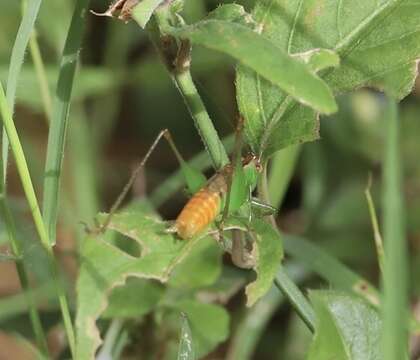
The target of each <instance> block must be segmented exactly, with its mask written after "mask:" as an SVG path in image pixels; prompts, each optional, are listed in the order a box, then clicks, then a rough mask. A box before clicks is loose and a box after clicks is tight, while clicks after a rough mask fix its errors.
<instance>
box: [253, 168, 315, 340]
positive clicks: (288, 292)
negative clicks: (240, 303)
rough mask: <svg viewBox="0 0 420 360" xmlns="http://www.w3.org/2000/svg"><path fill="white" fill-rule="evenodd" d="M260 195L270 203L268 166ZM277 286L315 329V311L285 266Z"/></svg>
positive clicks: (302, 317) (280, 271)
mask: <svg viewBox="0 0 420 360" xmlns="http://www.w3.org/2000/svg"><path fill="white" fill-rule="evenodd" d="M258 195H259V196H260V198H261V200H262V201H263V202H265V203H267V204H269V203H270V196H269V194H268V182H267V168H266V167H265V168H264V170H263V172H262V173H261V176H260V181H259V183H258ZM269 220H270V222H271V224H272V226H273V227H274V228H277V224H276V220H275V219H274V216H273V215H270V216H269ZM274 284H275V285H276V287H277V288H278V289H279V290H280V291H281V292H282V293H283V294H284V296H285V297H286V298H287V299H288V300H289V302H290V303H291V304H292V306H293V308H294V309H295V311H296V313H297V314H298V315H299V317H300V318H301V319H302V320H303V322H304V323H305V324H306V325H307V327H308V328H309V330H311V331H312V332H313V331H314V329H315V312H314V310H313V309H312V306H311V305H310V303H309V302H308V300H307V299H306V297H305V295H303V294H302V292H301V291H300V290H299V288H298V287H297V286H296V285H295V283H294V282H293V281H292V280H291V279H290V277H289V276H288V275H287V273H286V272H285V271H284V269H283V267H282V266H280V269H279V271H278V273H277V277H276V279H275V280H274Z"/></svg>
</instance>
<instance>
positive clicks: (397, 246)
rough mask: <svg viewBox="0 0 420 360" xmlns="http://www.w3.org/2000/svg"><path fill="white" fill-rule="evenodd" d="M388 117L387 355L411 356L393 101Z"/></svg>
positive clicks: (385, 196)
mask: <svg viewBox="0 0 420 360" xmlns="http://www.w3.org/2000/svg"><path fill="white" fill-rule="evenodd" d="M387 114H388V116H387V118H386V146H385V150H384V151H385V159H384V186H383V209H384V215H383V224H384V225H383V226H384V240H385V241H384V242H385V259H386V260H385V272H384V279H383V294H384V299H383V316H384V327H383V334H382V336H383V338H382V340H383V344H382V346H383V349H382V350H383V357H384V360H391V359H405V358H408V356H407V315H408V314H407V305H408V304H407V244H406V235H405V224H404V205H403V200H402V199H403V196H404V195H403V193H402V189H401V177H402V174H401V160H400V154H399V152H400V150H399V126H400V124H399V121H398V108H397V104H396V103H395V102H394V101H390V104H389V107H388V109H387Z"/></svg>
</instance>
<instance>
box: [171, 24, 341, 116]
mask: <svg viewBox="0 0 420 360" xmlns="http://www.w3.org/2000/svg"><path fill="white" fill-rule="evenodd" d="M165 31H168V32H169V33H170V34H171V35H173V36H175V37H179V38H183V39H188V40H190V41H191V42H192V43H194V44H197V45H202V46H205V47H207V48H210V49H213V50H217V51H221V52H223V53H225V54H227V55H230V56H232V57H233V58H235V59H236V60H238V61H239V62H240V63H241V64H243V65H245V66H246V67H247V69H252V70H254V71H255V72H256V73H258V74H259V75H260V76H261V77H262V78H264V79H266V81H267V82H269V83H270V84H272V86H274V87H279V88H281V89H283V90H284V91H286V92H287V93H288V94H290V95H291V96H293V97H294V98H295V99H297V100H298V101H300V102H302V103H305V104H309V105H310V106H312V107H314V108H315V109H317V110H318V111H320V112H322V113H328V114H329V113H333V112H334V111H336V110H337V105H336V103H335V101H334V98H333V97H332V95H331V92H330V90H329V88H328V87H327V86H326V85H325V83H324V82H323V81H321V80H320V79H319V78H318V77H317V76H316V75H315V74H314V73H313V72H312V71H310V69H309V68H308V66H306V65H305V64H304V63H302V62H301V61H298V60H297V59H295V58H293V57H291V56H289V55H287V54H286V53H285V51H284V50H283V49H281V48H280V47H278V46H277V45H276V44H275V43H274V42H272V41H271V40H269V39H267V38H266V37H264V36H261V35H259V34H258V33H257V32H255V31H253V30H251V29H250V28H249V27H247V26H244V25H241V24H238V23H234V22H229V21H222V20H203V21H200V22H198V23H196V24H194V25H190V26H184V27H182V28H178V29H174V28H171V29H165ZM249 71H251V70H249Z"/></svg>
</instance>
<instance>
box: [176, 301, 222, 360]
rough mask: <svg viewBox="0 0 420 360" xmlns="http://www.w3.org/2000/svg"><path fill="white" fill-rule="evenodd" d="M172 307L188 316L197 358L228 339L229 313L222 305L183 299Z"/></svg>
mask: <svg viewBox="0 0 420 360" xmlns="http://www.w3.org/2000/svg"><path fill="white" fill-rule="evenodd" d="M170 307H171V308H173V309H176V310H178V311H180V312H183V313H185V315H186V316H187V318H188V321H189V325H190V327H191V332H192V338H193V339H194V350H195V353H196V356H197V358H201V357H203V356H204V355H206V354H208V353H209V352H210V351H212V350H213V349H214V348H215V347H216V346H217V345H218V344H220V343H221V342H223V341H225V340H226V339H227V337H228V335H229V315H228V313H227V311H226V310H225V309H224V308H222V307H221V306H219V305H213V304H203V303H200V302H198V301H196V300H182V301H179V302H177V303H175V304H172V305H171V306H170Z"/></svg>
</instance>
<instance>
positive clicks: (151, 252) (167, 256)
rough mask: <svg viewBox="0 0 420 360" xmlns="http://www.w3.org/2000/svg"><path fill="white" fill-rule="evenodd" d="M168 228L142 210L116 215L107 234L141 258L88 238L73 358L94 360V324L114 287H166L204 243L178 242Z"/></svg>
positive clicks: (101, 239) (83, 252)
mask: <svg viewBox="0 0 420 360" xmlns="http://www.w3.org/2000/svg"><path fill="white" fill-rule="evenodd" d="M166 228H167V225H166V224H165V223H164V222H162V221H161V220H159V219H158V218H157V217H156V215H153V214H150V213H147V212H145V211H144V210H143V211H142V210H141V208H136V211H126V212H123V213H120V214H116V215H114V217H113V218H112V221H111V223H110V225H109V228H108V232H109V231H110V230H115V231H117V232H118V233H120V234H123V235H125V236H127V237H129V238H130V239H132V240H133V241H135V242H137V243H138V244H139V245H140V246H141V256H140V257H139V258H136V257H133V256H130V255H128V254H127V253H125V252H123V251H121V250H119V249H118V248H116V247H115V246H113V245H111V244H110V243H107V242H106V241H105V236H103V235H102V236H93V235H90V236H87V237H86V239H85V240H84V242H83V248H82V250H81V265H80V272H79V278H78V282H77V296H78V297H77V303H78V306H77V309H78V311H77V316H76V329H77V344H76V347H77V358H80V359H86V358H91V357H93V354H94V353H95V350H96V348H97V347H98V346H99V344H100V338H99V332H98V330H97V328H96V325H95V322H96V319H97V318H98V316H99V315H100V313H101V312H102V311H103V310H104V309H105V307H106V304H107V294H108V293H109V292H110V291H111V290H112V289H113V288H114V287H116V286H118V285H121V284H123V283H124V282H125V280H126V278H127V277H129V276H131V277H133V276H134V277H138V278H143V279H156V280H159V281H161V282H166V281H167V280H168V278H169V275H170V273H171V271H172V270H173V268H174V267H175V266H176V265H177V264H178V263H180V262H181V261H182V260H183V259H184V258H185V257H186V256H187V255H188V254H189V253H190V252H191V251H192V250H193V249H194V247H195V246H196V245H197V243H199V242H200V241H201V240H202V239H200V238H196V239H193V240H191V241H188V242H187V241H180V240H177V239H175V238H174V236H173V235H171V234H168V233H167V232H166ZM105 235H107V234H105Z"/></svg>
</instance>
